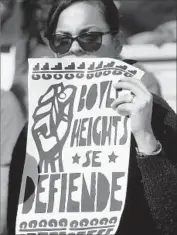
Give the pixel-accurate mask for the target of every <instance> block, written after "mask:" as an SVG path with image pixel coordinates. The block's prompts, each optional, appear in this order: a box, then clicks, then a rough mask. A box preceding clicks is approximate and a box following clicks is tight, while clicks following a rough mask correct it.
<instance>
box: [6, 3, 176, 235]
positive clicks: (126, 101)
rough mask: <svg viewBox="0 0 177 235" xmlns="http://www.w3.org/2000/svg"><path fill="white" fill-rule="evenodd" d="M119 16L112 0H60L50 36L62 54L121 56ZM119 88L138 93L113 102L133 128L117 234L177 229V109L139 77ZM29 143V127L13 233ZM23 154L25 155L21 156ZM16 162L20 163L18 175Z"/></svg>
mask: <svg viewBox="0 0 177 235" xmlns="http://www.w3.org/2000/svg"><path fill="white" fill-rule="evenodd" d="M76 16H77V17H76ZM118 17H119V14H118V11H117V8H116V6H115V5H114V3H113V1H112V0H60V1H56V2H55V3H54V4H53V8H52V10H51V13H50V15H49V19H48V26H47V31H46V37H47V38H48V40H49V44H50V47H51V49H52V50H53V51H54V53H55V54H56V56H57V57H59V58H60V57H63V56H68V57H75V56H76V57H110V58H116V55H117V54H118V53H120V51H121V49H122V44H121V40H120V37H118V36H119V20H118ZM127 62H129V61H127ZM115 89H117V90H119V89H126V90H130V91H131V92H132V94H133V95H132V96H123V97H120V98H118V99H116V100H115V101H114V102H113V104H112V108H113V109H114V110H115V111H116V112H118V113H119V114H124V115H129V116H130V117H131V129H132V142H131V156H130V168H129V179H128V190H127V198H126V204H125V209H124V212H123V215H122V218H121V222H120V226H119V228H118V231H117V233H116V235H129V234H136V235H142V234H143V235H146V234H147V235H149V234H156V235H158V234H159V235H162V234H171V235H172V234H175V232H177V221H176V211H177V210H176V209H177V201H176V196H177V182H176V176H177V170H176V163H177V161H176V152H177V151H176V150H177V149H176V140H175V139H176V136H177V128H176V115H175V113H174V112H173V111H172V110H171V108H170V107H169V106H168V105H167V103H166V102H165V101H163V100H161V99H160V98H158V97H156V96H153V95H151V93H150V92H149V91H148V90H147V88H146V87H145V86H144V85H143V83H142V82H141V81H139V80H136V79H133V80H127V79H123V80H122V81H121V82H119V83H117V84H116V85H115ZM25 145H26V133H25V131H23V132H22V134H21V136H20V138H19V140H18V143H17V146H16V151H14V158H13V161H12V170H11V181H10V186H11V187H10V192H9V193H10V197H9V209H10V210H11V211H10V213H9V234H10V235H11V234H13V232H14V226H15V221H14V220H15V216H16V208H15V210H13V211H12V209H11V207H12V206H13V205H14V203H15V204H16V205H17V201H18V194H19V192H18V191H19V189H20V181H21V172H20V171H21V168H22V167H23V163H24V156H25ZM22 146H23V147H24V148H22ZM19 156H22V159H21V161H19ZM17 159H18V160H17ZM14 166H16V167H18V169H20V171H19V170H18V176H17V172H16V171H15V167H14ZM13 169H14V170H13ZM14 175H15V176H16V178H15V177H14ZM12 198H13V202H12Z"/></svg>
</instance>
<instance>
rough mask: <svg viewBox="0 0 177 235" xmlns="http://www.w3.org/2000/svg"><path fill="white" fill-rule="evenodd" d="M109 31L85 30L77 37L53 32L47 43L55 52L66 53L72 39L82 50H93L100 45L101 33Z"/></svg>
mask: <svg viewBox="0 0 177 235" xmlns="http://www.w3.org/2000/svg"><path fill="white" fill-rule="evenodd" d="M110 33H111V32H110V31H109V32H87V33H83V34H80V35H79V36H77V37H72V36H70V35H65V34H55V35H52V37H51V38H50V39H49V45H50V47H51V49H52V51H54V52H55V53H58V54H65V53H67V52H68V51H69V50H70V48H71V46H72V43H73V42H74V41H77V42H78V43H79V45H80V47H82V49H83V50H84V51H87V52H93V51H97V50H99V49H100V47H101V45H102V37H103V35H106V34H110Z"/></svg>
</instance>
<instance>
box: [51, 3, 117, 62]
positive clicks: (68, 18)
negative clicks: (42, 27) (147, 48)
mask: <svg viewBox="0 0 177 235" xmlns="http://www.w3.org/2000/svg"><path fill="white" fill-rule="evenodd" d="M108 31H110V29H109V26H108V25H107V23H106V21H105V19H104V15H103V14H102V9H101V7H99V5H98V4H91V3H87V2H77V3H74V4H72V5H71V6H69V7H68V8H66V9H65V10H64V11H62V13H61V14H60V16H59V19H58V23H57V27H56V31H55V34H64V35H66V34H67V35H70V36H72V37H77V36H78V35H80V34H82V33H87V32H89V33H90V32H108ZM57 56H58V57H63V56H71V57H74V56H77V57H110V58H116V48H115V43H114V40H113V37H112V35H111V34H106V35H103V36H102V44H101V47H100V48H99V49H98V50H97V51H94V52H87V51H85V50H84V49H83V48H82V47H81V46H80V45H79V43H78V42H77V41H74V42H73V43H72V46H71V48H70V49H69V51H68V53H65V54H62V55H61V54H57Z"/></svg>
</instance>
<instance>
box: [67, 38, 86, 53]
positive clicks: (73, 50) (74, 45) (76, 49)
mask: <svg viewBox="0 0 177 235" xmlns="http://www.w3.org/2000/svg"><path fill="white" fill-rule="evenodd" d="M69 52H70V53H71V54H73V55H76V56H78V55H81V54H83V53H84V50H83V49H82V47H81V46H80V45H79V43H78V42H77V41H74V42H73V43H72V45H71V48H70V50H69Z"/></svg>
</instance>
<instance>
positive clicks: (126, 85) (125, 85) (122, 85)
mask: <svg viewBox="0 0 177 235" xmlns="http://www.w3.org/2000/svg"><path fill="white" fill-rule="evenodd" d="M113 86H114V88H115V89H117V90H121V89H123V90H130V91H131V92H132V93H133V94H135V95H136V96H142V95H144V91H143V90H142V89H141V87H139V86H137V85H136V84H134V83H132V82H129V81H121V82H118V83H116V84H114V85H113Z"/></svg>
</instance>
